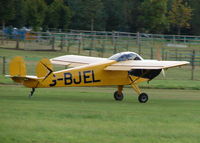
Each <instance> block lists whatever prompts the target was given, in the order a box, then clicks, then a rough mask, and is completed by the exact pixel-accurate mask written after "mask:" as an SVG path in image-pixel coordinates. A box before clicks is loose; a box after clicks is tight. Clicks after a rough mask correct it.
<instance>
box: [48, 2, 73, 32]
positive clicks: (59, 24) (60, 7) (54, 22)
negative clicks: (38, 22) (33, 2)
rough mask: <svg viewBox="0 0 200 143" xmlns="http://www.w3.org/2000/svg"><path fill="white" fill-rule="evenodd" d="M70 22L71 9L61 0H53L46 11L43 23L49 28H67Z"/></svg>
mask: <svg viewBox="0 0 200 143" xmlns="http://www.w3.org/2000/svg"><path fill="white" fill-rule="evenodd" d="M70 22H71V10H70V8H69V7H68V6H66V5H65V4H64V2H63V0H55V1H54V2H53V3H52V4H51V5H50V6H49V7H48V10H47V13H46V18H45V22H44V23H45V25H47V26H48V27H49V28H59V29H67V28H68V26H69V24H70Z"/></svg>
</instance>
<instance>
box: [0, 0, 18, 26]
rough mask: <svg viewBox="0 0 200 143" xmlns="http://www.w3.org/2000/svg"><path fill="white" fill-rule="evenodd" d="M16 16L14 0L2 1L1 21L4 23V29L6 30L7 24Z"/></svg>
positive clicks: (0, 8)
mask: <svg viewBox="0 0 200 143" xmlns="http://www.w3.org/2000/svg"><path fill="white" fill-rule="evenodd" d="M14 16H15V7H14V0H0V21H1V23H2V28H4V27H5V25H6V22H8V21H9V20H11V19H13V18H14Z"/></svg>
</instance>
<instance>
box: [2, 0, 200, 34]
mask: <svg viewBox="0 0 200 143" xmlns="http://www.w3.org/2000/svg"><path fill="white" fill-rule="evenodd" d="M0 22H1V24H2V27H5V26H13V27H17V28H21V27H24V26H26V27H31V28H33V29H34V30H35V31H38V30H41V31H47V30H48V29H51V28H55V29H62V30H66V29H81V30H101V31H128V32H145V33H168V34H195V35H200V26H199V25H200V3H199V1H198V0H1V1H0Z"/></svg>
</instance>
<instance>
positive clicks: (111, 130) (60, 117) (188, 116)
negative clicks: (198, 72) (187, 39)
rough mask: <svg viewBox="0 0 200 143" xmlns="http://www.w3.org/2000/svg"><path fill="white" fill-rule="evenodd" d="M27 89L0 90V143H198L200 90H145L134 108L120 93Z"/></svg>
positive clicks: (129, 94) (130, 97) (129, 92)
mask: <svg viewBox="0 0 200 143" xmlns="http://www.w3.org/2000/svg"><path fill="white" fill-rule="evenodd" d="M115 90H116V88H113V87H111V88H108V87H105V88H102V87H92V88H91V87H90V88H87V87H85V88H54V89H53V88H51V89H37V90H36V92H35V94H34V96H33V97H32V99H29V98H28V97H27V95H28V93H29V92H30V89H28V88H24V87H22V86H16V85H9V86H8V85H1V86H0V142H1V143H89V142H92V143H102V142H107V143H123V142H124V143H129V142H131V143H132V142H137V143H161V142H162V143H199V142H200V136H199V135H200V96H199V94H200V91H199V90H174V89H171V90H169V89H144V90H143V91H144V92H146V93H148V94H149V96H150V100H149V101H148V103H146V104H141V103H138V101H137V96H136V94H135V92H134V91H133V89H131V88H125V89H124V94H125V98H124V100H123V101H122V102H120V101H114V99H113V92H114V91H115Z"/></svg>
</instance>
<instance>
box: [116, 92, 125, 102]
mask: <svg viewBox="0 0 200 143" xmlns="http://www.w3.org/2000/svg"><path fill="white" fill-rule="evenodd" d="M123 98H124V94H123V93H122V94H119V93H118V91H115V92H114V99H115V100H116V101H122V100H123Z"/></svg>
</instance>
